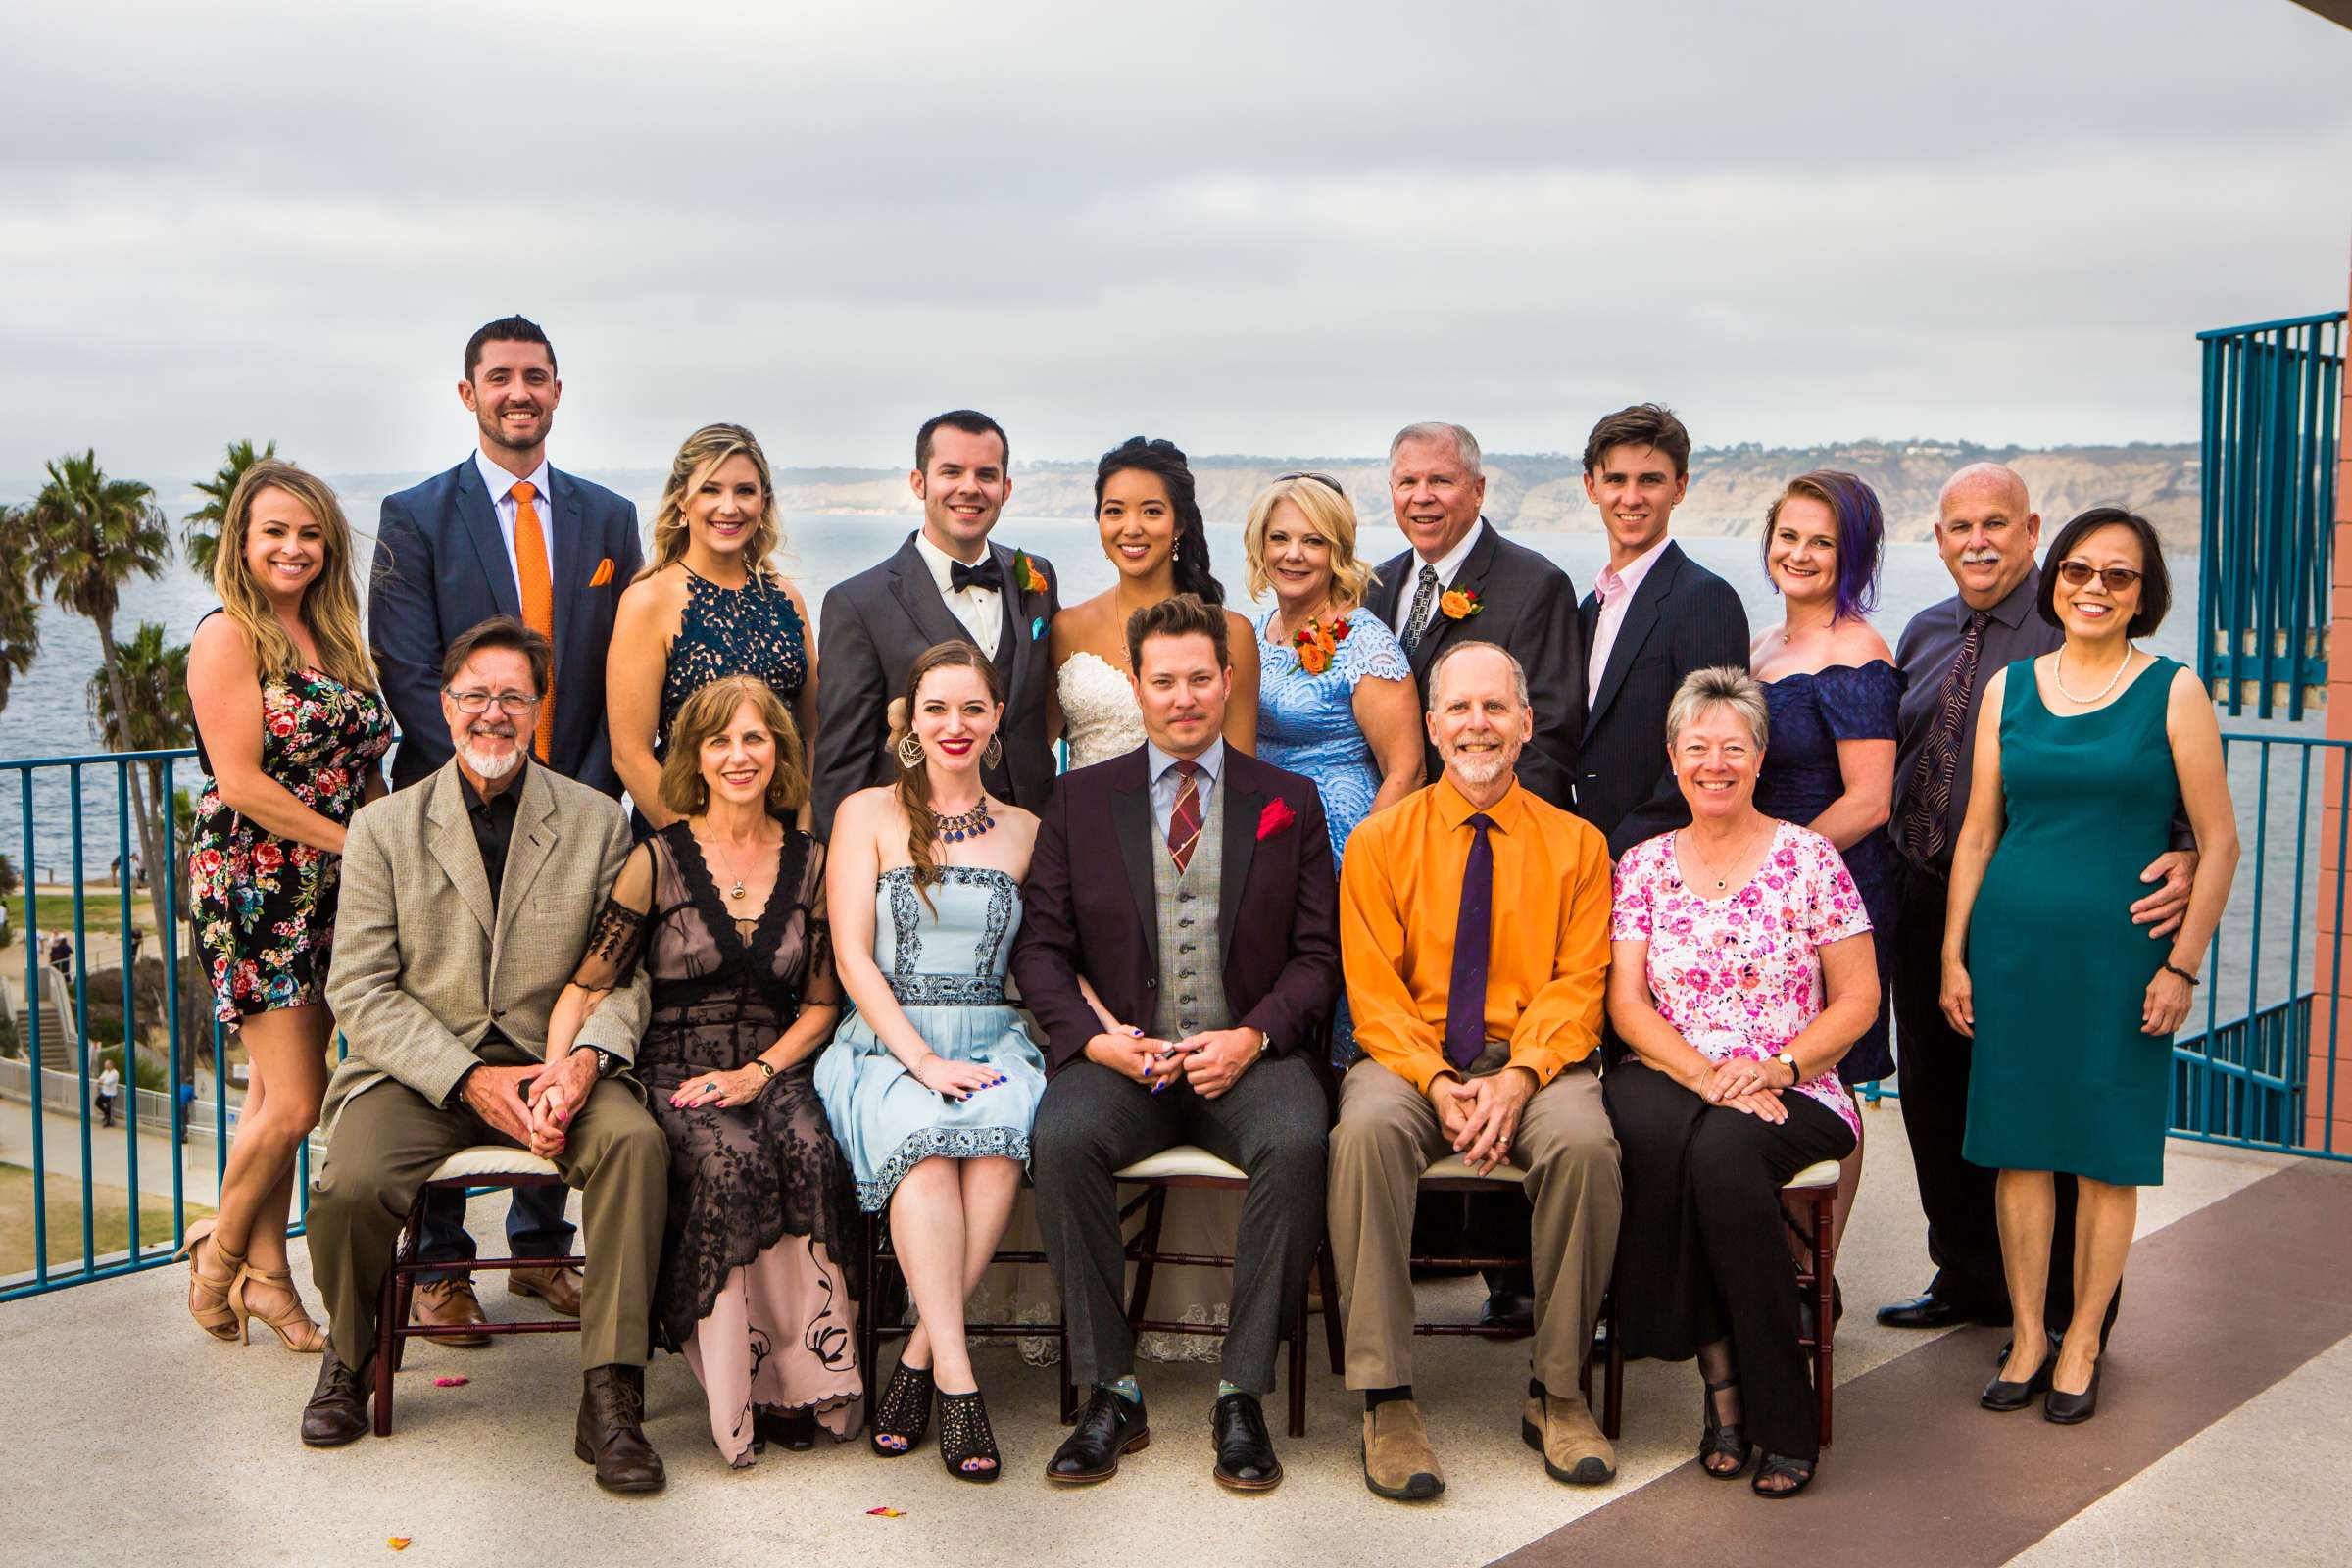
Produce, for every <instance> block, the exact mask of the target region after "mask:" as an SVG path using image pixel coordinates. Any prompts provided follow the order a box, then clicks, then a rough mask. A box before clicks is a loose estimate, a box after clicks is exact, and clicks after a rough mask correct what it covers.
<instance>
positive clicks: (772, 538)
mask: <svg viewBox="0 0 2352 1568" xmlns="http://www.w3.org/2000/svg"><path fill="white" fill-rule="evenodd" d="M739 453H740V454H741V455H742V456H744V457H747V458H749V459H751V460H752V466H753V467H754V468H757V469H758V470H759V471H760V520H759V522H758V523H757V524H755V525H754V526H753V528H752V539H751V543H750V544H748V545H746V546H745V547H744V551H743V564H744V566H745V568H746V569H747V570H749V571H750V573H751V574H752V577H753V578H754V579H755V580H764V579H765V578H766V577H767V576H768V574H769V573H770V572H771V571H772V570H773V569H774V567H773V564H772V563H771V561H770V559H769V558H770V557H772V556H773V555H774V554H775V553H776V549H777V547H778V546H780V545H782V544H783V542H784V523H783V519H782V518H781V517H779V516H778V515H776V481H775V477H774V476H773V475H772V474H770V473H769V472H768V468H767V454H766V453H764V452H762V451H760V438H759V437H758V436H755V435H753V434H752V432H751V431H749V430H747V429H745V428H744V427H743V426H742V425H740V424H706V425H704V426H703V427H702V428H701V429H700V430H697V431H695V432H694V434H692V435H690V436H688V437H687V438H686V444H685V445H684V446H682V447H680V448H678V455H677V457H676V458H674V459H672V460H671V462H670V465H669V477H668V478H667V479H666V480H664V481H663V482H662V505H661V507H660V509H659V510H657V511H656V512H655V514H654V553H653V555H652V557H651V558H650V559H648V560H647V562H646V564H645V566H644V569H643V570H641V571H639V572H638V573H637V576H638V579H639V580H641V581H642V580H643V579H645V578H647V577H651V576H652V575H653V574H654V573H655V572H657V571H660V570H661V569H662V567H664V566H666V565H669V564H671V563H672V562H676V561H682V560H684V559H685V556H686V544H687V539H688V537H689V534H688V530H687V527H686V498H687V497H688V496H690V495H692V494H694V492H695V489H696V487H697V486H699V485H700V484H701V483H702V482H703V480H705V479H706V478H708V477H710V475H711V471H712V470H713V469H715V468H716V467H717V466H719V465H720V464H722V463H724V462H726V461H727V460H728V459H729V458H732V457H734V456H736V455H737V454H739Z"/></svg>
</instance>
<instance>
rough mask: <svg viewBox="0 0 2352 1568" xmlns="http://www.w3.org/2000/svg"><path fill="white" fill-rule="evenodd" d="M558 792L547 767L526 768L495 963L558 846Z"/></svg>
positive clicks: (501, 895) (517, 804) (500, 908)
mask: <svg viewBox="0 0 2352 1568" xmlns="http://www.w3.org/2000/svg"><path fill="white" fill-rule="evenodd" d="M555 815H556V791H555V787H554V786H553V785H551V784H549V783H548V782H547V774H546V770H545V769H544V768H541V767H538V766H536V765H534V766H530V767H526V768H525V769H524V770H523V775H522V799H521V800H519V801H516V802H515V836H514V838H513V839H512V840H510V841H509V842H508V844H507V879H506V884H505V885H504V886H503V887H501V888H500V889H499V890H498V933H497V935H496V936H495V937H493V938H492V939H491V943H490V951H491V954H492V957H491V963H492V964H493V965H495V964H496V963H497V961H498V959H497V954H498V953H499V951H500V950H502V949H503V948H504V947H505V946H506V937H507V932H508V930H509V928H510V927H512V926H513V925H514V923H515V916H516V915H517V914H519V913H520V912H521V910H522V907H523V905H524V904H525V903H526V902H528V900H529V898H530V893H531V884H532V883H534V882H536V881H537V880H538V879H539V870H540V867H542V866H544V865H546V864H547V858H548V856H550V855H551V854H553V853H554V852H555V848H556V823H555Z"/></svg>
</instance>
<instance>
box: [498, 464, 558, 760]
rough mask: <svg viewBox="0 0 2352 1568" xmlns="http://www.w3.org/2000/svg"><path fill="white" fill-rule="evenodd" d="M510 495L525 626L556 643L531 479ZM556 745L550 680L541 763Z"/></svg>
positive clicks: (543, 702) (542, 711)
mask: <svg viewBox="0 0 2352 1568" xmlns="http://www.w3.org/2000/svg"><path fill="white" fill-rule="evenodd" d="M507 494H509V495H511V496H513V497H514V498H515V577H516V579H517V581H516V583H515V586H516V587H517V588H519V589H520V590H521V597H522V623H523V624H524V625H525V626H528V627H530V628H531V630H533V631H535V632H537V633H538V634H539V635H540V636H542V637H544V638H546V639H547V642H548V646H549V647H550V648H553V647H554V646H555V642H556V591H555V588H554V586H553V578H552V577H551V576H550V574H549V572H548V569H547V535H545V534H544V533H542V532H540V530H539V509H538V508H537V507H534V506H532V505H531V501H532V499H533V498H534V497H536V496H537V495H538V494H539V491H538V488H537V487H536V486H535V485H533V484H532V483H531V482H530V481H529V480H528V479H518V480H516V481H515V488H514V489H512V490H510V491H508V492H507ZM555 744H556V682H555V676H554V675H553V674H552V673H551V674H550V675H549V676H548V682H547V694H546V695H545V696H543V697H541V698H540V699H539V732H538V738H537V745H536V748H535V749H536V751H537V754H538V758H539V760H541V761H542V762H544V761H547V760H550V759H551V758H552V757H553V755H554V749H555Z"/></svg>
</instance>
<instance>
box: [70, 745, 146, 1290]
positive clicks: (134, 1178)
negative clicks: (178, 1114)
mask: <svg viewBox="0 0 2352 1568" xmlns="http://www.w3.org/2000/svg"><path fill="white" fill-rule="evenodd" d="M138 765H139V764H138V763H136V762H124V761H120V760H118V761H117V762H116V763H115V850H116V855H115V869H116V872H117V875H116V878H115V882H116V886H117V889H118V892H119V895H120V900H121V904H122V909H123V941H122V949H123V1186H124V1187H126V1188H127V1189H129V1193H130V1221H129V1231H128V1235H127V1238H126V1239H127V1240H128V1242H129V1244H130V1258H131V1261H132V1262H134V1263H135V1262H137V1261H138V1258H139V974H138V969H139V960H138V952H139V945H138V942H137V940H136V938H137V935H138V929H139V928H138V922H137V918H136V916H135V915H134V914H133V913H132V910H131V905H130V890H131V863H130V862H131V856H130V846H131V842H132V840H133V838H134V836H135V835H133V834H132V832H131V830H130V770H131V769H132V768H134V767H136V766H138ZM157 869H159V870H160V869H162V868H161V867H158V868H157ZM93 1185H94V1184H93ZM87 1206H89V1207H92V1208H94V1207H96V1206H97V1205H96V1204H95V1203H94V1202H91V1203H88V1204H87Z"/></svg>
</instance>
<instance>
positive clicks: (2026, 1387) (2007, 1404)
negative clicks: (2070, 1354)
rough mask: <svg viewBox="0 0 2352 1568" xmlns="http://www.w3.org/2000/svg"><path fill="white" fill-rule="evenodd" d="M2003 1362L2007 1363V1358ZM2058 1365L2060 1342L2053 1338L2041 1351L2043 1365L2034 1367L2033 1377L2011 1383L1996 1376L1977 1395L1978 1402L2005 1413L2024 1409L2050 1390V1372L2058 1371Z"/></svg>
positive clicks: (1987, 1407)
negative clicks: (2036, 1396) (2039, 1395)
mask: <svg viewBox="0 0 2352 1568" xmlns="http://www.w3.org/2000/svg"><path fill="white" fill-rule="evenodd" d="M2003 1364H2004V1365H2005V1364H2006V1360H2005V1359H2004V1363H2003ZM2057 1367H2058V1342H2057V1341H2056V1340H2052V1341H2050V1344H2049V1348H2047V1349H2045V1350H2043V1351H2042V1352H2041V1365H2039V1366H2037V1367H2035V1368H2034V1375H2033V1376H2032V1377H2030V1378H2028V1379H2026V1381H2025V1382H2023V1383H2011V1382H2009V1381H2008V1380H2007V1379H2005V1378H2000V1377H1995V1378H1994V1379H1993V1380H1992V1381H1991V1382H1990V1383H1987V1384H1985V1392H1984V1393H1982V1394H1980V1395H1978V1396H1977V1402H1978V1403H1979V1404H1981V1405H1983V1406H1984V1407H1985V1409H1987V1410H1999V1411H2002V1412H2004V1413H2005V1412H2007V1411H2010V1410H2023V1409H2024V1408H2025V1407H2026V1406H2027V1405H2029V1404H2032V1403H2033V1402H2034V1396H2035V1395H2037V1394H2046V1393H2048V1392H2049V1388H2050V1374H2051V1373H2052V1372H2054V1371H2056V1370H2057Z"/></svg>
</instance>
